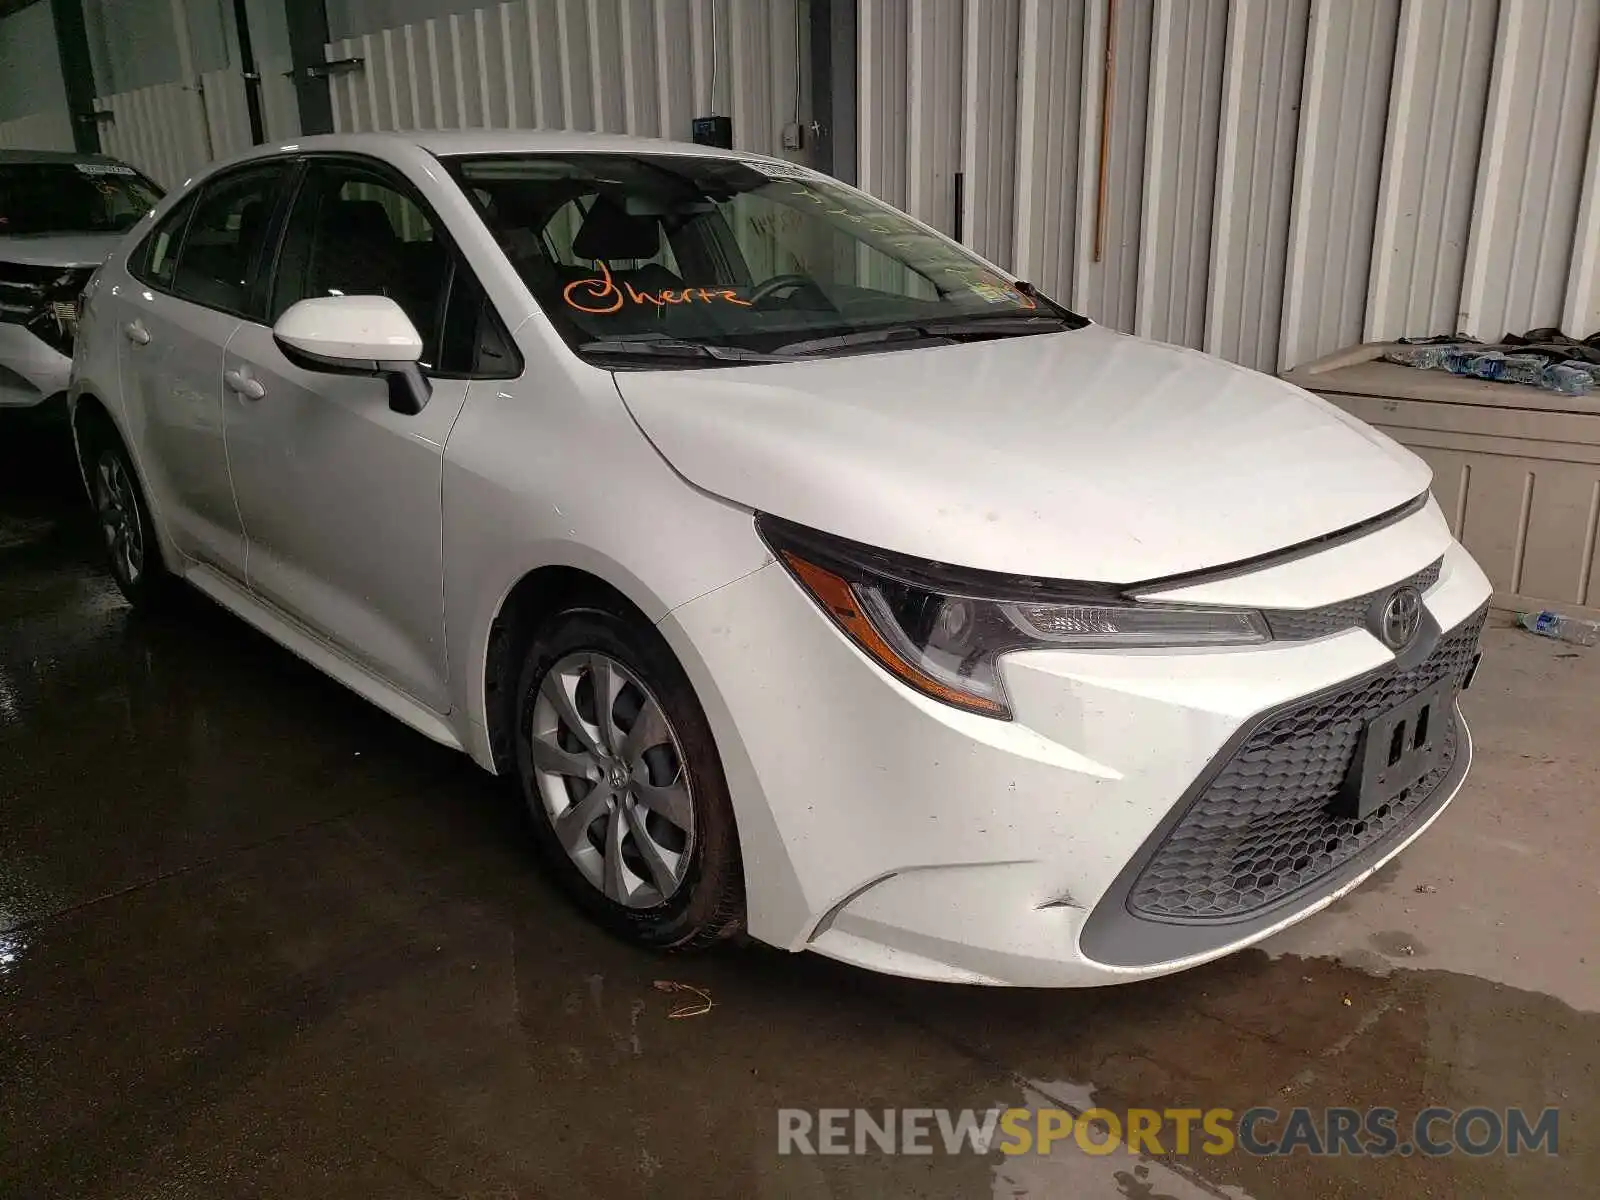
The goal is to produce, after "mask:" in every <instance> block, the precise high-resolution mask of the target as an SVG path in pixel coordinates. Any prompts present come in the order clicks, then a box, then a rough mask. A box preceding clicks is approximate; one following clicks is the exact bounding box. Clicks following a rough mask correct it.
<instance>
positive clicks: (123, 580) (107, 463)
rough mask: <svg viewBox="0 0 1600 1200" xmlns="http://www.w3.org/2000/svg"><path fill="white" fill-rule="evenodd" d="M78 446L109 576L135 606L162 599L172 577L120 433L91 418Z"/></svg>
mask: <svg viewBox="0 0 1600 1200" xmlns="http://www.w3.org/2000/svg"><path fill="white" fill-rule="evenodd" d="M82 446H83V450H82V453H83V464H84V475H85V477H86V478H87V480H88V483H89V500H90V502H91V503H92V504H93V506H94V514H95V520H96V523H97V524H98V526H99V530H100V539H101V544H102V545H103V546H104V548H105V552H106V561H107V565H108V566H109V567H110V568H111V576H112V578H113V579H115V580H116V582H117V587H118V588H119V589H120V590H121V591H122V594H123V595H124V596H126V597H127V598H128V601H129V602H130V603H131V604H133V605H134V606H135V607H136V608H152V607H157V606H159V605H161V604H164V603H165V602H166V601H167V600H168V599H169V598H170V596H171V594H172V592H173V590H174V587H173V584H174V580H173V577H172V576H171V575H170V574H169V573H168V571H167V567H166V564H165V563H163V562H162V561H161V548H160V546H159V545H158V543H157V542H156V538H155V527H154V525H153V524H152V523H151V520H150V509H149V506H148V505H146V504H145V500H144V493H143V491H141V490H140V487H139V476H138V475H137V473H135V471H134V469H133V462H132V460H131V459H130V458H129V457H128V452H127V450H126V449H125V448H124V447H123V445H122V439H121V438H120V437H119V436H118V435H117V432H116V430H115V429H113V428H111V427H110V425H109V423H107V422H105V421H103V420H100V421H90V422H89V426H88V428H87V429H86V430H85V431H84V436H83V438H82Z"/></svg>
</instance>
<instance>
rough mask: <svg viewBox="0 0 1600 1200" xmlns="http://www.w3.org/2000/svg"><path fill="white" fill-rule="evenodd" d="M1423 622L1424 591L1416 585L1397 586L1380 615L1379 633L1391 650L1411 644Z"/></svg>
mask: <svg viewBox="0 0 1600 1200" xmlns="http://www.w3.org/2000/svg"><path fill="white" fill-rule="evenodd" d="M1421 624H1422V593H1421V592H1419V591H1417V589H1416V588H1414V587H1400V588H1395V590H1394V591H1392V592H1391V593H1389V599H1388V600H1386V601H1385V602H1384V605H1383V612H1382V613H1381V614H1379V617H1378V635H1379V636H1380V637H1382V638H1383V642H1384V645H1386V646H1388V647H1389V649H1391V650H1399V649H1400V648H1401V647H1403V646H1408V645H1410V644H1411V639H1412V638H1414V637H1416V636H1417V628H1418V626H1420V625H1421Z"/></svg>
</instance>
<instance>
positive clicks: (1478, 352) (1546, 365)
mask: <svg viewBox="0 0 1600 1200" xmlns="http://www.w3.org/2000/svg"><path fill="white" fill-rule="evenodd" d="M1383 357H1384V360H1385V361H1386V362H1392V363H1399V364H1400V365H1402V366H1406V367H1418V368H1420V369H1422V370H1425V371H1448V372H1449V373H1450V374H1452V375H1468V376H1471V377H1473V378H1475V379H1491V380H1494V381H1495V382H1497V383H1520V384H1522V385H1523V386H1525V387H1536V388H1542V389H1543V390H1545V391H1547V392H1556V393H1559V394H1560V395H1563V396H1587V395H1588V394H1589V393H1590V392H1592V391H1594V390H1595V389H1596V388H1600V364H1597V363H1586V362H1583V361H1581V360H1579V359H1575V358H1574V359H1568V360H1567V361H1566V362H1559V363H1553V362H1549V361H1548V360H1547V359H1545V358H1544V356H1543V355H1539V354H1505V353H1503V352H1501V351H1499V350H1484V349H1482V348H1480V347H1477V346H1461V345H1439V346H1396V347H1394V348H1393V349H1392V350H1390V351H1388V352H1387V353H1385V354H1384V356H1383Z"/></svg>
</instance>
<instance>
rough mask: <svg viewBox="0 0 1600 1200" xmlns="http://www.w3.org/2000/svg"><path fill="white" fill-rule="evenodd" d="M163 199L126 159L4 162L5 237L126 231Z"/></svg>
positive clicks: (0, 199) (1, 232) (0, 232)
mask: <svg viewBox="0 0 1600 1200" xmlns="http://www.w3.org/2000/svg"><path fill="white" fill-rule="evenodd" d="M160 199H161V189H160V188H158V187H157V186H156V185H155V184H153V183H151V182H150V181H149V180H148V179H146V178H145V177H144V176H142V175H140V174H139V173H138V172H137V171H135V170H134V169H133V168H132V167H125V166H123V165H122V164H121V163H98V162H82V163H79V162H59V163H0V237H16V236H19V235H26V234H41V233H121V232H122V231H123V230H126V229H131V228H132V227H133V226H134V224H135V223H136V222H137V221H138V220H139V218H140V217H142V216H144V215H145V214H146V213H148V212H149V211H150V210H151V209H152V208H154V207H155V206H156V203H157V202H158V201H159V200H160Z"/></svg>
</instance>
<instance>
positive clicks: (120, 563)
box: [94, 451, 144, 583]
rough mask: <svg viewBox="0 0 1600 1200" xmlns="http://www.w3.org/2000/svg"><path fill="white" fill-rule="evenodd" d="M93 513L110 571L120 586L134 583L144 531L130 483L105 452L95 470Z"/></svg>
mask: <svg viewBox="0 0 1600 1200" xmlns="http://www.w3.org/2000/svg"><path fill="white" fill-rule="evenodd" d="M94 494H95V511H96V512H97V513H98V514H99V517H100V532H101V534H102V536H103V537H104V538H105V543H106V550H107V552H108V553H109V554H110V555H111V569H112V570H113V571H115V572H116V573H117V577H118V578H119V579H121V580H122V581H123V582H124V583H137V582H138V581H139V576H140V574H141V573H142V572H143V571H144V529H143V527H142V526H141V525H140V523H139V506H138V504H137V503H136V502H135V501H134V496H133V482H132V481H131V480H130V479H129V478H128V473H127V472H126V471H125V470H123V468H122V460H121V459H120V458H118V457H117V456H116V455H115V454H113V453H111V452H110V451H107V452H106V453H105V454H102V455H101V456H100V462H99V464H98V466H97V467H96V470H95V492H94Z"/></svg>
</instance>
